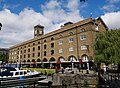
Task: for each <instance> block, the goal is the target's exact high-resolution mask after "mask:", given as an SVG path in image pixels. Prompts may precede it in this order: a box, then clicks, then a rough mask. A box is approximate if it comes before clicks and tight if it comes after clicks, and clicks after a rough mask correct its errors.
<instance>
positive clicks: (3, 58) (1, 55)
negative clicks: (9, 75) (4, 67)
mask: <svg viewBox="0 0 120 88" xmlns="http://www.w3.org/2000/svg"><path fill="white" fill-rule="evenodd" d="M0 61H3V62H6V61H7V54H6V53H0Z"/></svg>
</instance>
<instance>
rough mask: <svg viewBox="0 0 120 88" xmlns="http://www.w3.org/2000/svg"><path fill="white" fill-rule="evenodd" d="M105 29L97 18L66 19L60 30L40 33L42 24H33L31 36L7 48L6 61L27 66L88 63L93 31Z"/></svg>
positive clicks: (93, 35)
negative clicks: (68, 20) (77, 20)
mask: <svg viewBox="0 0 120 88" xmlns="http://www.w3.org/2000/svg"><path fill="white" fill-rule="evenodd" d="M106 30H108V28H107V26H106V25H105V23H104V22H103V20H102V19H101V17H98V18H96V19H93V18H87V19H85V20H82V21H80V22H77V23H72V22H67V23H65V24H64V25H62V26H61V28H60V29H58V30H55V31H52V32H50V33H47V34H44V26H41V25H36V26H34V38H33V39H31V40H28V41H25V42H22V43H20V44H17V45H14V46H12V47H10V48H9V63H17V62H20V63H21V65H27V66H28V67H44V68H48V67H53V68H54V67H55V66H58V67H61V66H62V67H68V66H69V67H79V65H80V64H82V65H83V68H86V67H87V63H90V64H89V67H91V66H92V63H93V62H94V56H93V45H94V42H95V34H96V33H98V32H101V31H106Z"/></svg>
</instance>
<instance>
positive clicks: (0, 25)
mask: <svg viewBox="0 0 120 88" xmlns="http://www.w3.org/2000/svg"><path fill="white" fill-rule="evenodd" d="M1 27H2V23H0V31H1Z"/></svg>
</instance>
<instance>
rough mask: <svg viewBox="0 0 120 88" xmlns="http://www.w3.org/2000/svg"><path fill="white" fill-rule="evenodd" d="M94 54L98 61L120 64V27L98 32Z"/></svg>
mask: <svg viewBox="0 0 120 88" xmlns="http://www.w3.org/2000/svg"><path fill="white" fill-rule="evenodd" d="M94 56H95V60H96V61H98V62H105V63H119V64H120V29H117V30H111V31H105V32H100V33H97V34H96V39H95V45H94Z"/></svg>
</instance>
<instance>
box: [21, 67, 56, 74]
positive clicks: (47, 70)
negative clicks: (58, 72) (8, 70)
mask: <svg viewBox="0 0 120 88" xmlns="http://www.w3.org/2000/svg"><path fill="white" fill-rule="evenodd" d="M21 69H26V68H21ZM27 69H28V70H31V71H34V70H35V71H38V72H41V73H42V74H44V75H45V71H46V73H47V74H48V75H51V74H54V73H55V69H43V68H27Z"/></svg>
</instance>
